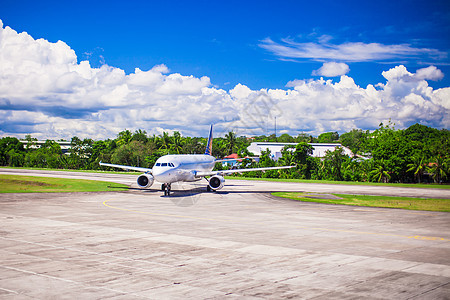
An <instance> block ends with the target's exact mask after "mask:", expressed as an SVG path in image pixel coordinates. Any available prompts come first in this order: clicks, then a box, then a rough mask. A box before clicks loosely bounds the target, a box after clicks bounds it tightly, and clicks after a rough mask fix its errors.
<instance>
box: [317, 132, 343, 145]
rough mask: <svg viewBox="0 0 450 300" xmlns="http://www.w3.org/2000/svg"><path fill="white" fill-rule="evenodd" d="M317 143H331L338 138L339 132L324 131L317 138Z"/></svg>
mask: <svg viewBox="0 0 450 300" xmlns="http://www.w3.org/2000/svg"><path fill="white" fill-rule="evenodd" d="M317 139H318V142H319V143H332V142H336V141H337V140H339V133H337V132H336V131H335V132H325V133H322V134H321V135H319V137H318V138H317Z"/></svg>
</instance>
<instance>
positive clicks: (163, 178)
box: [153, 169, 170, 183]
mask: <svg viewBox="0 0 450 300" xmlns="http://www.w3.org/2000/svg"><path fill="white" fill-rule="evenodd" d="M153 177H154V178H155V180H156V181H158V182H162V183H169V182H170V170H161V169H159V170H153Z"/></svg>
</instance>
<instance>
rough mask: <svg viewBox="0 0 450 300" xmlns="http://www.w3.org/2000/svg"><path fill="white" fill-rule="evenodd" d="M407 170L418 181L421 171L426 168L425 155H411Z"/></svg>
mask: <svg viewBox="0 0 450 300" xmlns="http://www.w3.org/2000/svg"><path fill="white" fill-rule="evenodd" d="M408 168H409V169H408V170H407V171H408V172H412V173H413V174H414V177H415V178H416V179H417V182H418V183H420V179H421V178H422V175H423V173H424V172H425V170H426V162H425V157H423V156H422V157H419V156H413V157H412V162H411V163H409V164H408Z"/></svg>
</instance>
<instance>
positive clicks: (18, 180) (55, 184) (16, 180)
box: [0, 174, 128, 193]
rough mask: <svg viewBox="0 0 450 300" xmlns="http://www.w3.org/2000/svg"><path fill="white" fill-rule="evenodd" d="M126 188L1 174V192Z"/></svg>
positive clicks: (100, 190)
mask: <svg viewBox="0 0 450 300" xmlns="http://www.w3.org/2000/svg"><path fill="white" fill-rule="evenodd" d="M125 190H128V186H126V185H124V184H119V183H112V182H106V181H95V180H86V179H67V178H52V177H35V176H21V175H3V174H2V175H0V193H69V192H105V191H125Z"/></svg>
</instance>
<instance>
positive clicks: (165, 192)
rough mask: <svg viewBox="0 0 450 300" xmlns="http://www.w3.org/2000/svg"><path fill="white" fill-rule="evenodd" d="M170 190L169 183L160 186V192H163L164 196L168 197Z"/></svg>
mask: <svg viewBox="0 0 450 300" xmlns="http://www.w3.org/2000/svg"><path fill="white" fill-rule="evenodd" d="M171 189H172V186H171V185H170V183H163V184H162V185H161V191H164V196H170V190H171Z"/></svg>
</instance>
